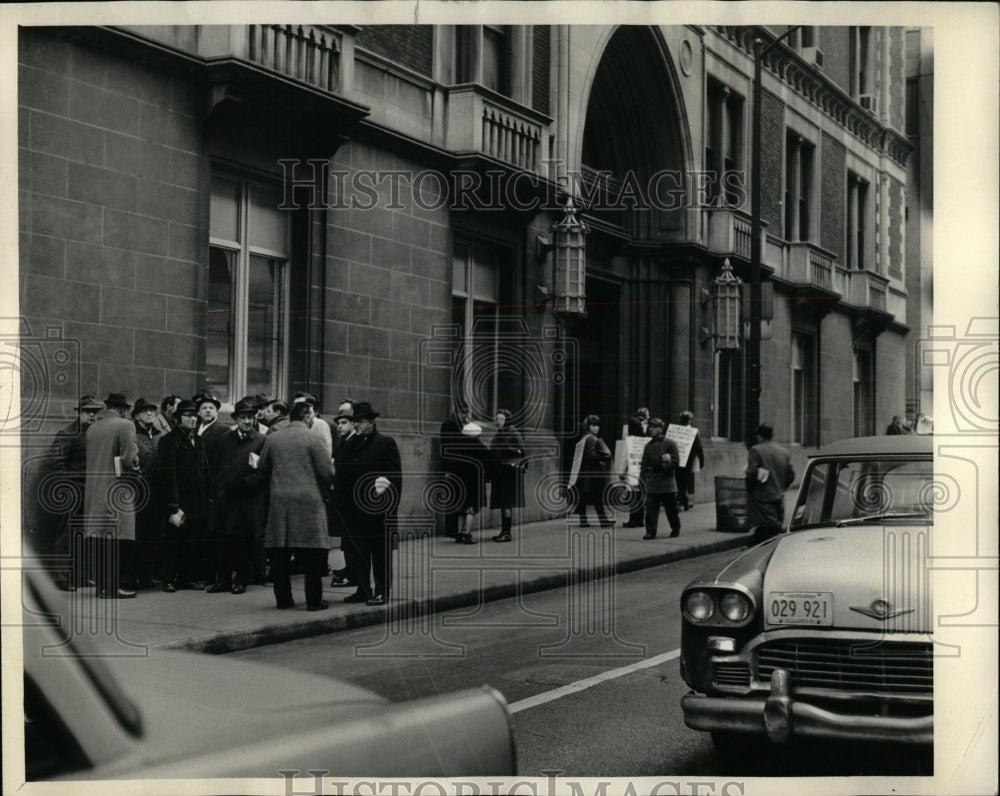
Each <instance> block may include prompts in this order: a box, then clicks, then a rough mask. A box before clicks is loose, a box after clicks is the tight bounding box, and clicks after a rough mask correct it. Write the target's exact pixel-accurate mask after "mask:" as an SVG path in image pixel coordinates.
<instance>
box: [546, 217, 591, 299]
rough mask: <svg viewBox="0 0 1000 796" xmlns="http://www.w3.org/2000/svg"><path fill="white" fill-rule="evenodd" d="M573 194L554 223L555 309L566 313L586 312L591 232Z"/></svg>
mask: <svg viewBox="0 0 1000 796" xmlns="http://www.w3.org/2000/svg"><path fill="white" fill-rule="evenodd" d="M576 212H577V211H576V207H575V206H574V205H573V199H572V197H570V198H569V199H568V200H567V202H566V212H565V214H564V215H563V217H562V218H561V219H560V220H559V221H557V222H556V223H555V224H553V225H552V237H553V248H554V250H555V252H554V257H555V279H554V287H555V302H554V305H553V309H554V310H555V311H556V312H561V313H564V314H567V315H583V314H585V313H586V311H587V303H586V302H587V290H586V278H587V241H586V236H587V233H588V232H589V231H590V230H589V229H588V228H587V225H586V224H584V223H583V222H582V221H580V219H579V218H577V215H576Z"/></svg>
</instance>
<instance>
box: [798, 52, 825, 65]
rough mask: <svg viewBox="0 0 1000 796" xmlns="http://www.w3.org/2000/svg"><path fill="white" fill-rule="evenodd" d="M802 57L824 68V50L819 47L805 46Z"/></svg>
mask: <svg viewBox="0 0 1000 796" xmlns="http://www.w3.org/2000/svg"><path fill="white" fill-rule="evenodd" d="M802 57H803V58H804V59H805V60H806V61H807V62H808V63H810V64H815V65H816V66H818V67H819V68H820V69H822V68H823V51H822V50H821V49H820V48H819V47H803V48H802Z"/></svg>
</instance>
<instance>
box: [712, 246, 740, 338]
mask: <svg viewBox="0 0 1000 796" xmlns="http://www.w3.org/2000/svg"><path fill="white" fill-rule="evenodd" d="M707 301H708V303H709V304H710V305H711V309H712V322H713V328H712V339H713V340H714V341H715V350H716V351H735V350H738V349H739V347H740V338H741V337H742V336H743V335H742V332H743V325H742V324H741V323H740V305H741V303H742V301H743V280H741V279H740V278H739V277H738V276H736V274H734V273H733V269H732V266H731V265H730V264H729V258H728V257H727V258H726V260H725V262H723V263H722V272H721V273H720V274H719V275H718V276H717V277H716V278H715V280H714V281H713V282H712V290H711V292H710V293H709V294H708V296H707Z"/></svg>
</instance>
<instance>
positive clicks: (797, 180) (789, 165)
mask: <svg viewBox="0 0 1000 796" xmlns="http://www.w3.org/2000/svg"><path fill="white" fill-rule="evenodd" d="M814 151H815V148H814V147H813V145H812V144H811V143H809V142H808V141H806V140H805V139H804V138H803V137H802V136H800V135H798V134H797V133H794V132H792V131H790V130H789V132H788V135H787V136H786V138H785V240H787V241H788V242H789V243H795V242H796V241H807V240H809V239H810V236H811V233H812V219H811V212H810V210H811V205H812V191H813V153H814Z"/></svg>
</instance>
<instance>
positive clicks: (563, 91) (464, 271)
mask: <svg viewBox="0 0 1000 796" xmlns="http://www.w3.org/2000/svg"><path fill="white" fill-rule="evenodd" d="M784 32H785V29H784V28H780V27H732V26H708V27H706V26H654V27H644V26H618V27H615V26H598V25H594V26H570V25H559V26H538V25H535V26H490V25H462V26H457V25H453V26H447V25H441V26H405V25H403V26H398V25H397V26H381V27H359V26H353V25H341V26H325V25H256V24H250V25H230V26H219V25H213V26H173V27H168V26H162V27H151V26H147V27H139V26H132V27H92V28H44V29H43V28H30V27H23V28H21V29H20V36H19V49H18V62H19V100H18V105H19V108H18V110H19V120H18V125H19V126H18V129H19V145H20V161H19V163H20V172H19V173H20V283H19V285H20V303H21V309H22V316H23V318H24V324H25V328H24V333H25V334H26V335H29V336H31V337H32V339H35V338H41V339H45V340H48V341H50V342H51V341H52V340H65V341H69V342H70V343H71V344H72V346H71V347H72V350H73V351H74V352H75V353H74V356H75V360H74V362H75V363H77V364H76V365H75V370H74V373H75V375H74V376H72V377H71V378H69V379H65V380H63V381H62V382H60V383H58V384H57V383H55V382H54V381H51V380H49V381H46V382H45V383H44V385H43V386H42V387H38V389H40V390H42V392H44V398H45V400H44V404H45V407H46V409H45V418H44V419H45V420H46V421H48V422H47V424H46V423H42V424H39V425H38V426H37V429H36V432H37V434H38V437H37V439H41V438H42V436H44V435H43V432H45V433H47V432H48V431H49V430H51V428H52V427H54V426H55V425H56V421H61V422H65V420H64V419H65V417H66V416H69V414H71V413H70V412H69V407H71V406H72V402H73V400H75V398H76V397H77V396H78V395H79V394H81V393H84V392H86V393H93V394H95V395H99V396H100V395H103V394H106V393H107V392H109V391H125V392H127V393H128V394H129V395H130V396H133V397H138V396H140V395H143V396H146V397H147V398H151V399H159V398H160V397H161V396H162V395H164V394H166V393H169V392H176V393H181V394H193V393H194V392H196V391H198V390H200V389H203V388H206V387H208V388H210V389H212V390H214V391H216V392H217V393H219V394H220V395H221V396H222V398H223V400H224V403H225V404H226V406H227V407H231V406H232V404H233V402H234V401H235V400H236V399H238V398H239V397H241V396H242V395H245V394H250V393H265V394H269V395H276V396H287V395H289V394H291V393H292V392H293V391H295V390H299V389H305V390H309V391H311V392H313V393H315V394H317V395H319V396H320V397H321V400H322V402H323V406H324V409H325V410H333V409H335V407H336V405H337V403H338V402H339V401H340V400H341V399H342V398H344V397H351V398H354V399H356V400H368V401H371V402H372V403H373V404H374V405H375V407H376V408H377V409H378V410H379V411H380V412H381V413H382V416H381V417H380V418H379V423H380V426H381V427H382V428H383V430H385V431H387V432H388V433H390V434H392V435H393V436H395V437H396V438H397V440H398V441H399V442H400V447H401V449H402V452H403V458H404V469H405V470H406V471H407V472H408V473H409V474H410V476H411V477H410V479H409V480H408V482H407V483H408V487H407V490H406V494H405V495H404V512H405V513H407V514H409V515H411V516H418V515H420V514H421V513H427V514H429V513H431V510H432V509H433V503H434V499H435V498H434V494H433V491H434V490H433V488H432V485H433V479H431V478H430V477H429V474H430V473H433V471H434V470H435V469H436V461H435V450H436V443H435V440H436V436H437V432H438V428H439V426H440V423H441V421H442V420H443V419H444V417H445V416H446V414H447V412H448V411H449V408H450V407H451V406H452V405H453V403H454V402H455V401H456V400H461V401H463V402H464V403H466V404H467V405H469V406H470V408H471V409H472V411H473V414H474V415H475V416H476V418H477V420H479V421H480V422H482V423H483V424H484V426H485V427H486V428H487V433H486V439H487V440H488V437H489V428H490V425H491V423H492V418H493V416H494V415H495V412H496V410H497V409H498V408H500V407H507V408H510V409H512V410H513V411H514V413H515V418H516V421H517V423H518V424H519V425H520V426H521V427H522V428H523V429H524V430H525V432H526V436H527V438H528V441H529V449H530V458H531V460H532V462H531V464H530V467H529V473H530V474H531V475H530V477H529V479H528V480H529V488H528V493H529V494H528V495H527V496H526V503H527V508H526V510H525V515H524V519H528V520H530V519H539V518H543V517H548V516H553V515H555V514H557V513H559V512H560V510H561V509H560V505H561V504H560V501H561V494H560V488H559V483H560V479H561V477H562V476H561V473H563V472H564V471H565V469H566V467H567V464H568V456H569V451H570V450H571V440H572V438H573V435H574V433H575V431H576V429H577V428H578V425H579V423H580V420H581V419H582V418H583V417H584V416H585V415H586V414H588V413H591V412H595V413H597V414H599V415H601V416H602V418H604V426H603V427H602V434H603V435H604V436H605V437H606V438H607V440H608V442H609V443H611V444H612V445H613V443H614V440H615V439H616V438H618V437H619V436H620V435H621V428H622V424H623V423H624V422H625V418H626V417H627V416H628V415H629V414H631V413H632V412H634V410H635V409H636V408H637V407H638V406H640V405H646V406H649V407H651V408H652V411H653V413H654V414H656V415H661V416H663V417H664V418H666V419H668V420H670V421H673V420H675V419H676V417H677V416H678V414H679V413H680V412H681V411H682V410H684V409H691V410H692V411H693V412H694V413H695V415H696V418H697V419H696V424H697V425H698V426H699V427H700V429H701V432H702V435H703V437H704V439H705V443H706V453H707V456H708V468H707V470H706V472H705V473H704V475H703V476H702V477H701V479H700V483H699V487H698V494H697V496H696V497H697V499H698V500H706V499H711V497H712V476H713V475H716V474H724V475H732V474H735V473H738V472H739V471H740V469H741V467H742V465H743V460H744V456H745V454H744V443H745V439H746V429H745V428H744V423H743V410H744V397H743V393H744V392H745V371H746V347H745V345H744V346H743V347H742V349H741V350H738V351H720V352H717V351H715V350H714V346H713V342H712V339H711V337H710V335H709V334H708V333H709V332H710V331H711V329H712V326H713V319H712V316H711V312H710V310H709V303H708V302H707V301H706V297H707V296H709V295H710V294H711V291H712V290H713V282H714V280H715V279H716V278H717V277H718V276H719V275H720V273H721V271H722V269H723V264H724V262H725V261H727V260H728V262H729V264H730V266H731V267H732V269H733V271H734V272H735V273H736V274H737V275H739V276H741V277H742V278H743V279H744V280H746V279H747V278H748V276H749V257H750V236H751V233H750V229H751V223H750V199H749V198H750V186H749V181H748V175H749V173H750V163H749V161H750V152H751V146H752V135H753V131H752V126H751V119H752V114H751V111H752V97H753V91H752V88H753V87H752V75H753V43H754V40H755V39H761V40H762V41H763V42H765V43H766V42H769V41H771V40H773V39H775V38H776V37H778V36H780V35H781V34H782V33H784ZM906 54H907V48H906V47H905V39H904V31H903V29H901V28H867V27H847V26H844V27H831V28H823V27H820V28H808V27H802V28H798V29H796V30H794V31H792V33H791V34H789V36H788V37H787V38H786V39H785V40H783V42H782V43H779V44H777V45H776V46H775V47H774V48H772V49H771V50H770V51H769V53H768V54H767V56H766V57H765V62H764V70H763V84H762V90H763V93H762V97H763V99H762V104H761V111H762V113H761V117H762V125H761V142H762V163H761V187H762V202H761V219H762V224H763V233H762V268H763V271H764V275H765V282H766V283H767V284H768V285H769V287H768V288H767V292H766V295H768V296H771V297H772V298H771V299H769V300H768V301H767V307H766V313H765V315H766V316H767V317H769V318H770V320H769V321H768V323H767V324H766V326H765V331H764V341H763V343H762V349H761V350H762V394H761V419H762V420H767V421H769V422H771V423H772V424H773V425H774V426H775V429H776V435H777V437H778V439H780V440H781V441H782V442H784V443H787V444H789V445H791V446H792V448H793V450H794V451H795V452H796V455H797V456H798V455H800V454H802V453H804V452H805V451H806V450H808V449H809V448H812V447H814V446H817V445H822V444H825V443H828V442H831V441H834V440H836V439H840V438H844V437H849V436H852V435H856V434H865V433H878V432H880V431H881V430H882V429H883V428H884V427H885V425H886V423H887V422H888V421H889V419H890V418H891V416H892V415H893V414H900V413H901V411H902V409H903V407H904V403H905V398H906V396H905V395H904V383H903V379H902V378H901V374H902V373H903V372H904V366H905V359H906V356H905V346H904V340H905V337H906V334H907V332H908V331H909V328H910V326H911V325H912V321H911V319H910V318H909V317H908V309H907V301H908V291H912V290H913V289H915V288H916V287H917V283H915V282H913V280H912V279H909V276H910V274H909V272H910V271H911V270H912V268H913V264H912V262H911V261H910V260H908V258H907V238H908V237H909V236H910V235H912V234H913V233H912V231H910V232H908V230H909V229H910V228H908V227H907V222H906V219H905V205H906V202H905V191H906V186H907V180H908V176H907V165H906V164H907V157H908V155H909V152H910V150H911V145H910V143H908V141H907V138H906V135H905V129H904V122H905V97H906V94H905V85H906V78H907V75H908V72H907V62H906ZM568 197H570V198H572V199H573V201H574V203H575V205H576V206H577V207H578V210H579V212H578V217H579V219H580V220H582V222H583V223H584V224H585V225H586V227H587V230H588V231H587V234H586V236H585V256H584V257H583V258H582V260H580V261H579V263H580V265H581V266H582V267H577V266H575V265H574V264H573V263H571V262H570V260H569V259H565V258H566V257H569V255H570V254H571V252H568V250H567V249H566V248H565V247H563V248H560V247H559V246H556V247H555V249H554V250H551V251H550V250H548V249H547V248H546V246H545V245H544V244H545V243H546V242H548V243H552V242H554V240H555V239H556V238H557V235H556V232H555V231H554V229H553V226H554V225H556V224H557V223H558V222H560V221H562V220H564V215H565V213H564V209H563V206H564V204H565V202H566V200H567V198H568ZM561 258H563V259H561ZM574 262H575V261H574ZM911 301H912V297H911ZM576 310H583V312H577V311H576ZM25 389H26V390H27V389H35V388H33V387H30V385H29V386H28V387H25ZM36 432H32V433H36ZM35 439H36V438H35V437H33V438H32V440H35ZM36 447H37V446H36V445H34V444H33V442H32V441H29V442H28V443H27V444H26V445H25V451H26V454H25V455H26V458H27V459H30V458H31V457H32V456H33V455H34V454H33V453H32V450H34V449H36Z"/></svg>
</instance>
